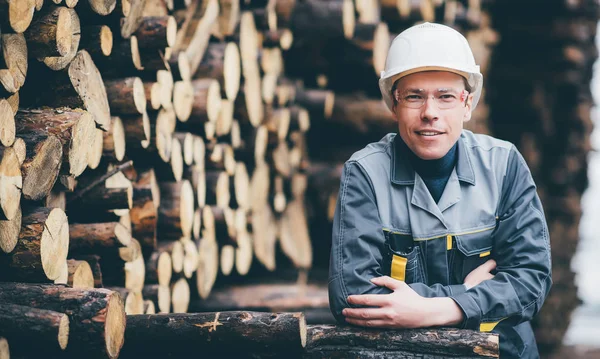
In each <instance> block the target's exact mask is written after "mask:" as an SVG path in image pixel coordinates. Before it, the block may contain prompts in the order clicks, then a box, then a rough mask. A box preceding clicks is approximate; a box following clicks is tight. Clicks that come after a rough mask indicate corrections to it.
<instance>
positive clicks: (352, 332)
mask: <svg viewBox="0 0 600 359" xmlns="http://www.w3.org/2000/svg"><path fill="white" fill-rule="evenodd" d="M306 351H307V357H309V358H331V357H334V358H337V357H340V358H341V357H344V358H359V357H361V355H366V354H367V353H369V357H373V358H386V357H389V356H393V357H398V358H413V357H414V356H415V354H416V353H422V354H425V355H427V354H431V355H435V356H436V357H438V356H439V357H441V358H446V357H448V358H449V357H455V356H460V357H461V358H482V357H484V358H490V357H491V358H498V357H499V344H498V335H497V334H493V333H480V332H475V331H471V330H457V329H436V330H432V329H406V330H391V331H388V330H369V329H364V328H355V327H342V326H334V325H311V326H308V330H307V345H306Z"/></svg>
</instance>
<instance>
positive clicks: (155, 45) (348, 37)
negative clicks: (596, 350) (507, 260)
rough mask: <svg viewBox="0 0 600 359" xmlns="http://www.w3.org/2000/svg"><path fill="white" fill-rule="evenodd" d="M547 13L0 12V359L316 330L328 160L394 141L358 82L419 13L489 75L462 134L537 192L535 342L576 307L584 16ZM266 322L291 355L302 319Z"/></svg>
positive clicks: (319, 5) (165, 7)
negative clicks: (157, 332) (196, 330)
mask: <svg viewBox="0 0 600 359" xmlns="http://www.w3.org/2000/svg"><path fill="white" fill-rule="evenodd" d="M508 3H510V2H508ZM556 3H557V4H556V6H555V7H551V9H552V11H554V12H552V14H550V12H549V13H548V14H549V15H548V16H551V18H548V19H546V18H536V19H538V20H536V21H534V22H532V21H530V20H531V19H532V18H535V17H532V15H531V14H532V13H535V9H537V8H535V7H533V6H532V7H531V9H529V8H527V10H530V12H526V9H525V8H521V6H520V5H519V6H516V7H515V5H507V4H505V2H499V1H481V0H461V1H458V0H457V1H452V0H448V1H441V0H440V1H436V0H421V1H419V0H380V1H377V0H0V31H1V35H0V45H1V46H0V48H1V49H2V56H1V57H0V84H1V85H2V86H0V97H1V98H0V149H1V151H0V249H1V250H2V252H3V253H2V255H1V256H0V281H2V283H0V303H1V304H0V318H1V320H0V337H2V336H4V337H6V339H7V341H6V340H3V339H0V358H4V357H3V355H4V354H3V353H6V352H8V349H7V347H9V346H10V350H11V353H12V354H13V356H17V357H20V356H22V357H27V355H28V354H31V353H32V352H33V353H38V354H39V353H40V352H42V351H45V352H48V353H52V355H58V354H59V353H63V354H69V355H71V356H73V355H75V356H77V355H82V354H81V353H85V355H91V353H93V355H92V356H99V357H111V358H114V357H117V356H119V354H120V351H121V348H122V347H123V344H124V343H125V346H124V347H123V354H124V355H123V357H136V355H137V354H138V353H139V352H138V351H137V349H140V350H141V349H142V347H143V346H144V342H145V341H144V340H141V341H139V340H138V339H139V337H137V338H138V339H136V336H140V335H143V334H141V333H143V331H142V328H143V327H144V326H145V325H156V326H157V328H158V327H159V326H164V325H167V324H166V322H161V319H157V318H156V317H154V316H152V314H153V313H184V312H190V311H203V312H213V311H214V312H217V311H222V310H239V311H242V310H262V311H273V312H275V311H304V312H305V313H306V316H307V320H308V321H309V323H311V322H312V323H327V322H331V320H332V317H331V315H330V313H329V311H328V302H327V288H326V279H327V278H326V272H327V266H328V260H329V248H330V241H331V221H332V218H333V209H334V207H335V202H336V197H337V192H338V187H339V180H340V174H341V166H342V164H343V162H344V161H345V160H346V159H347V158H349V157H350V155H351V154H352V153H353V152H354V151H356V150H358V149H360V148H362V147H363V146H364V145H365V144H366V143H368V142H372V141H377V140H379V139H380V138H381V137H382V136H383V135H384V134H385V133H388V132H392V131H395V124H394V122H393V119H392V117H391V114H390V113H389V111H388V110H387V109H386V107H385V105H384V104H383V102H382V101H381V100H380V95H379V90H378V86H377V79H378V76H379V73H380V72H381V71H382V70H383V68H384V65H385V57H386V53H387V49H388V47H389V45H390V41H391V40H393V38H394V37H395V36H396V35H397V34H398V33H399V32H401V31H402V30H403V29H405V28H407V27H409V26H411V25H413V24H415V23H418V22H422V21H435V22H441V23H445V24H447V25H450V26H453V27H455V28H456V29H458V30H459V31H461V32H462V33H464V34H465V36H467V38H468V39H469V41H470V43H471V46H472V47H473V49H474V51H475V56H476V60H477V62H478V63H479V64H481V68H482V71H483V72H484V76H486V78H488V77H487V75H488V74H489V75H490V76H489V82H488V87H487V89H488V91H490V92H489V95H488V96H485V94H484V98H483V99H482V101H481V102H480V105H479V106H478V109H477V110H476V113H475V114H474V116H473V120H472V121H471V122H470V123H468V124H467V127H468V128H470V129H473V130H475V131H477V132H483V133H489V132H491V133H494V134H496V135H498V136H500V137H502V138H506V139H509V140H513V141H514V142H515V143H516V144H517V145H518V146H519V148H521V149H522V151H523V153H524V155H525V158H526V159H527V160H528V161H529V163H530V165H531V166H532V171H533V173H534V175H535V176H536V180H537V181H538V184H539V185H540V190H541V192H542V196H543V200H544V202H545V204H546V206H547V208H548V210H547V215H548V219H549V220H550V223H551V228H550V232H551V233H550V235H551V237H552V238H553V240H555V241H558V242H556V243H558V245H555V248H557V247H559V248H560V249H559V250H555V251H554V253H553V254H554V256H555V267H556V268H557V272H556V273H557V274H558V275H557V278H556V279H555V281H556V283H557V286H556V289H555V290H554V291H553V297H551V299H549V304H548V305H547V309H548V311H547V312H545V313H542V315H541V316H540V319H539V321H540V324H543V325H544V326H546V327H552V328H553V330H552V331H545V330H544V331H539V333H538V334H539V337H540V338H542V339H541V343H542V344H543V345H545V346H547V347H548V348H550V349H552V348H553V346H554V345H555V344H556V343H558V342H559V341H560V338H561V337H562V335H563V333H564V330H565V329H566V326H567V324H568V323H567V322H565V323H558V324H557V323H552V325H550V324H548V323H549V322H550V321H551V319H550V318H551V317H550V315H551V314H550V313H553V312H556V311H560V312H562V313H569V312H570V311H571V310H572V309H573V308H574V306H575V305H576V297H575V291H574V288H573V282H572V274H571V272H570V270H569V267H568V263H569V259H570V257H571V255H572V254H573V251H574V248H575V244H576V242H577V223H578V220H579V198H580V196H581V193H582V191H583V189H584V188H585V187H586V183H585V179H586V170H585V168H586V167H585V154H586V153H587V151H588V150H589V142H588V141H587V138H588V135H589V133H590V132H591V129H590V119H589V110H590V107H591V106H592V102H591V97H590V93H589V81H590V77H591V64H592V63H593V61H594V60H595V58H596V48H595V46H594V43H593V38H594V36H595V24H596V21H597V17H598V9H597V7H596V3H595V2H593V1H591V0H590V1H583V0H581V1H567V0H564V1H556ZM511 6H512V7H511ZM517 8H518V9H519V11H516V10H515V9H517ZM492 10H493V11H492ZM521 11H522V13H521ZM489 14H493V16H492V17H491V18H490V16H489ZM557 14H559V15H557ZM498 35H500V36H498ZM500 39H502V40H500ZM559 43H560V46H559V45H557V44H559ZM557 46H559V47H557ZM494 47H495V49H494ZM500 49H501V50H500ZM492 50H493V52H492ZM492 53H493V54H494V55H493V56H492V57H491V54H492ZM515 53H518V54H519V55H520V56H517V55H515ZM490 58H491V59H492V62H491V63H490ZM549 60H552V61H549ZM488 64H491V65H492V66H488ZM525 64H526V65H527V67H525ZM542 65H543V66H546V67H543V66H542ZM556 66H560V71H559V72H556V73H555V74H553V77H552V78H551V81H548V76H547V72H544V71H556ZM490 86H494V87H493V89H494V91H493V92H492V91H491V90H489V89H490ZM513 111H514V113H513ZM488 113H489V116H488ZM525 114H527V115H525ZM524 116H527V118H528V121H523V120H522V118H524ZM517 135H518V136H519V137H518V138H516V137H514V136H517ZM565 135H566V136H565ZM583 139H585V140H583ZM556 158H559V159H560V161H556ZM565 168H566V169H567V171H564V170H561V169H565ZM573 184H574V185H573ZM550 193H552V195H550ZM309 277H310V281H309ZM240 313H241V314H240ZM546 313H548V314H546ZM141 314H144V315H147V316H138V315H141ZM208 317H210V315H209V314H206V315H205V316H198V317H192V316H190V317H177V316H175V315H174V314H173V317H171V318H173V321H174V322H173V323H176V322H177V318H188V319H187V321H188V322H189V321H192V322H193V321H195V320H196V321H197V320H200V321H203V320H205V319H204V318H208ZM213 317H214V321H211V322H208V323H206V322H201V323H200V324H196V327H201V328H205V327H206V330H207V331H209V332H212V331H213V329H211V328H216V327H217V326H219V325H224V324H223V323H225V322H226V319H223V318H225V316H222V317H221V319H219V314H218V313H217V314H216V315H214V316H213ZM198 318H199V319H198ZM211 318H212V317H211ZM226 318H237V319H235V320H234V319H232V321H231V323H238V324H231V325H236V326H237V327H236V328H237V329H239V330H241V331H242V332H243V331H244V330H245V329H244V328H245V327H244V326H245V325H248V328H250V325H251V324H252V325H254V324H253V323H255V322H257V323H258V324H260V323H262V320H267V319H261V318H263V317H262V316H260V315H258V314H253V313H250V312H239V313H238V312H234V313H233V314H228V316H227V317H226ZM240 318H241V319H240ZM251 318H258V319H252V320H250V319H251ZM238 319H239V320H238ZM206 320H212V319H206ZM219 320H220V322H219ZM227 320H229V319H227ZM268 320H271V321H272V323H278V324H277V325H281V328H287V329H285V330H289V333H291V334H289V335H290V336H291V337H288V339H289V338H292V339H293V340H291V341H290V343H292V344H290V345H301V347H304V345H305V344H306V342H307V339H306V336H307V330H306V327H305V324H306V323H305V322H304V320H305V319H304V316H301V317H299V316H293V317H287V316H282V317H277V316H271V317H270V319H268ZM184 322H185V321H184ZM32 323H38V325H37V326H34V325H32ZM126 323H127V331H126V329H125V328H126ZM150 323H153V324H150ZM161 323H162V324H161ZM136 328H137V329H136ZM277 328H279V327H277ZM298 328H300V330H299V331H298ZM180 330H182V333H183V332H184V331H185V330H188V329H186V328H184V327H180ZM278 330H279V329H278ZM281 330H284V329H281ZM251 332H252V330H251V329H248V333H251ZM317 332H318V333H320V329H318V328H317V329H315V328H312V329H310V328H309V330H308V333H309V334H308V335H309V337H310V335H311V334H310V333H317ZM186 333H187V332H186ZM286 333H287V332H286ZM36 334H37V336H36V338H39V343H40V344H39V346H37V345H35V346H32V345H31V343H30V342H28V340H27V338H29V337H30V336H31V335H36ZM249 335H254V334H249ZM264 335H265V337H266V336H267V335H266V334H264ZM286 335H287V334H286ZM315 335H317V334H315ZM183 337H185V335H183ZM127 338H130V339H131V340H130V342H131V343H141V344H130V346H129V347H128V346H127ZM207 338H208V339H207V340H208V342H210V341H211V340H212V341H214V340H215V339H211V337H210V336H208V337H207ZM232 338H234V337H233V336H232ZM148 339H150V340H151V339H152V338H148ZM471 339H473V338H471ZM221 340H222V339H221ZM286 340H287V339H286ZM473 340H479V338H474V339H473ZM308 341H309V342H311V340H310V338H309V339H308ZM300 342H301V343H300ZM7 343H8V344H7ZM299 343H300V344H299ZM36 344H37V343H36ZM213 344H214V343H213ZM488 344H490V343H487V344H486V345H488ZM136 345H137V346H136ZM132 346H133V347H132ZM65 348H66V351H65ZM215 348H216V349H215ZM243 348H245V347H243V346H242V347H240V348H238V349H243ZM146 349H148V348H146ZM213 349H215V350H217V351H219V350H222V348H221V347H218V348H217V347H214V348H213ZM257 350H258V349H257ZM260 350H264V348H261V349H260ZM496 350H497V342H496ZM315 355H316V354H315ZM315 357H316V356H315Z"/></svg>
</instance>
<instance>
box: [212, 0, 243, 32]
mask: <svg viewBox="0 0 600 359" xmlns="http://www.w3.org/2000/svg"><path fill="white" fill-rule="evenodd" d="M239 21H240V2H239V1H237V0H219V17H218V19H217V23H218V29H219V30H218V32H219V34H220V35H221V36H223V37H227V36H231V35H233V34H234V32H235V30H236V27H237V25H238V23H239Z"/></svg>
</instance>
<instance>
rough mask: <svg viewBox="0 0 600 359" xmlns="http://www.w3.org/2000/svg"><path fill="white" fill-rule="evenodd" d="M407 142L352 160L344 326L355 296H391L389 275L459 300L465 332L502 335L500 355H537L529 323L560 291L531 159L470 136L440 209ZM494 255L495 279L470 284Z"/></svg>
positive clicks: (345, 202)
mask: <svg viewBox="0 0 600 359" xmlns="http://www.w3.org/2000/svg"><path fill="white" fill-rule="evenodd" d="M407 151H410V149H409V148H408V147H407V146H406V145H405V144H404V143H403V142H402V139H401V137H400V136H398V135H396V134H388V135H386V136H385V137H384V138H383V139H382V140H381V141H379V142H376V143H372V144H369V145H368V146H366V147H365V148H364V149H362V150H360V151H358V152H356V153H355V154H354V155H353V156H352V157H351V158H350V159H349V160H348V161H347V162H346V163H345V164H344V169H343V173H342V178H341V184H340V191H339V196H338V201H337V207H336V211H335V217H334V221H333V238H332V239H333V241H332V248H331V261H330V272H329V302H330V307H331V310H332V312H333V314H334V316H335V317H336V319H337V320H338V321H339V322H344V319H343V315H342V314H341V313H342V310H343V309H344V308H346V307H354V306H353V305H350V304H349V303H348V301H347V297H348V295H352V294H374V293H382V294H387V293H390V292H391V291H390V290H389V289H387V288H385V287H378V286H376V285H374V284H372V283H371V282H370V280H371V279H372V278H374V277H379V276H384V275H388V276H391V277H393V278H396V279H398V280H402V281H405V282H406V283H407V284H408V285H409V286H410V287H411V288H412V289H413V290H415V291H416V292H417V293H418V294H420V295H421V296H423V297H450V298H452V299H453V300H454V301H455V302H456V303H457V304H458V306H459V307H460V308H461V310H462V311H463V315H464V319H463V321H462V323H461V324H460V325H459V327H460V328H468V329H474V330H479V331H484V332H487V331H492V332H496V333H499V334H500V357H501V358H508V357H515V358H536V357H538V356H539V355H538V351H537V346H536V342H535V338H534V336H533V331H532V329H531V325H530V323H529V321H530V320H531V318H532V317H533V316H534V315H535V314H536V313H537V312H538V311H539V310H540V308H541V306H542V304H543V302H544V300H545V298H546V296H547V295H548V292H549V290H550V286H551V285H552V279H551V260H550V242H549V236H548V227H547V224H546V220H545V217H544V212H543V209H542V204H541V202H540V199H539V197H538V195H537V193H536V186H535V183H534V181H533V179H532V177H531V173H530V171H529V168H528V167H527V164H526V163H525V161H524V159H523V157H522V156H521V154H520V153H519V152H518V150H517V149H516V148H515V146H514V145H512V144H511V143H509V142H506V141H501V140H498V139H495V138H493V137H490V136H486V135H479V134H473V133H472V132H470V131H467V130H463V132H462V133H461V136H460V138H459V139H458V148H457V151H458V155H457V157H458V158H457V162H456V166H455V168H454V170H453V171H452V173H451V175H450V177H449V179H448V182H447V184H446V187H445V188H444V192H443V193H442V196H441V197H440V199H439V201H438V203H436V202H435V201H434V200H433V198H432V196H431V194H430V193H429V190H428V189H427V187H426V185H425V183H424V182H423V179H422V178H421V177H420V176H419V174H418V173H416V172H415V171H414V169H413V168H412V166H411V164H410V161H409V156H407ZM490 258H493V259H494V260H495V261H496V262H497V267H496V270H495V271H494V272H492V274H494V278H493V279H490V280H486V281H483V282H482V283H481V284H479V285H477V286H475V287H473V288H471V289H469V290H466V287H465V286H464V285H463V282H464V279H465V277H466V276H467V274H469V273H470V272H471V271H472V270H473V269H475V268H477V267H478V266H479V265H481V264H483V263H484V262H486V261H487V260H488V259H490Z"/></svg>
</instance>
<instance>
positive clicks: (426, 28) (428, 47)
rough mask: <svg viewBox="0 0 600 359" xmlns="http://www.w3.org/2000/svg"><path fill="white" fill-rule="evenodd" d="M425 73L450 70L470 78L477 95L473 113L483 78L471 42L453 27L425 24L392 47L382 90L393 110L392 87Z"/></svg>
mask: <svg viewBox="0 0 600 359" xmlns="http://www.w3.org/2000/svg"><path fill="white" fill-rule="evenodd" d="M421 71H449V72H454V73H456V74H459V75H461V76H463V77H465V78H466V79H467V82H468V83H469V85H470V86H471V89H472V94H473V104H472V106H471V110H473V109H475V106H477V102H478V101H479V98H480V97H481V89H482V87H483V75H482V74H481V72H479V66H478V65H476V64H475V57H474V56H473V52H472V51H471V48H470V47H469V43H468V42H467V39H465V37H464V36H463V35H462V34H461V33H460V32H458V31H456V30H454V29H453V28H451V27H448V26H446V25H440V24H432V23H428V22H426V23H423V24H419V25H415V26H413V27H410V28H408V29H406V30H404V31H403V32H401V33H400V34H399V35H398V36H396V38H395V39H394V41H392V44H391V46H390V49H389V51H388V56H387V60H386V62H385V70H384V71H382V72H381V78H380V79H379V89H380V90H381V95H382V96H383V100H384V101H385V104H386V105H387V106H388V108H389V109H390V110H392V107H393V105H394V100H393V98H392V86H393V85H394V83H395V82H396V80H398V79H399V78H401V77H404V76H406V75H410V74H412V73H415V72H421Z"/></svg>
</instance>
